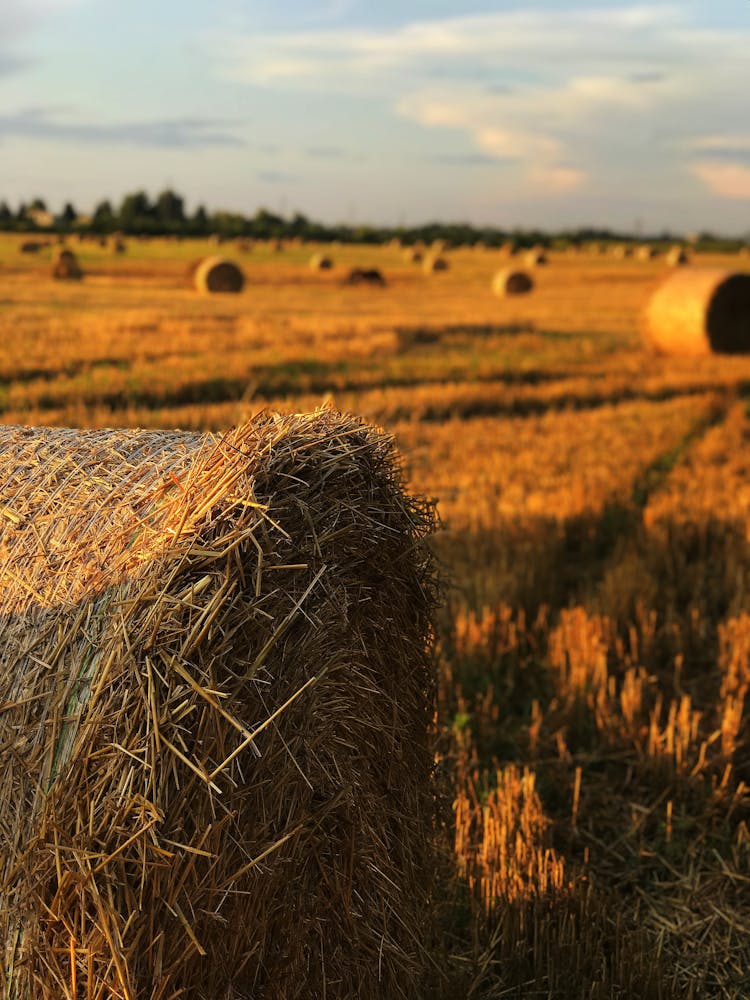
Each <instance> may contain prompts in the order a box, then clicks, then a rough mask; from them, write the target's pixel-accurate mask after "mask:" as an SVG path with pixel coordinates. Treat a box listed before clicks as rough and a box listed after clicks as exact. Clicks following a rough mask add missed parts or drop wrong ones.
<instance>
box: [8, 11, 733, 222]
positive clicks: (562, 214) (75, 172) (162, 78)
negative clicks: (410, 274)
mask: <svg viewBox="0 0 750 1000" xmlns="http://www.w3.org/2000/svg"><path fill="white" fill-rule="evenodd" d="M165 187H171V188H173V189H175V190H177V191H179V192H180V193H181V194H183V195H184V196H185V197H186V199H187V202H188V207H191V208H194V207H195V206H196V205H197V204H198V203H204V204H206V205H207V206H208V207H209V208H210V209H216V208H226V209H230V210H236V211H240V212H243V213H245V214H254V212H255V211H256V210H257V209H258V208H259V207H261V206H262V207H265V208H268V209H270V210H272V211H279V212H282V213H283V214H285V215H289V214H291V213H292V212H294V211H301V212H303V213H304V214H306V215H308V216H310V217H312V218H315V219H321V220H324V221H328V222H349V223H354V224H357V223H368V222H372V223H376V224H383V225H399V224H401V225H411V224H418V223H420V222H425V221H429V220H436V219H437V220H442V221H468V222H473V223H476V224H479V225H482V224H486V225H496V226H502V227H513V226H527V227H529V226H541V227H543V228H547V229H555V228H560V227H565V226H584V225H595V226H610V227H618V228H624V229H627V230H631V231H632V230H640V231H642V232H647V233H648V232H654V231H659V230H661V229H670V230H671V231H672V232H674V233H684V232H690V231H694V230H701V229H710V230H712V231H715V232H723V233H727V234H744V233H747V232H749V231H750V0H712V2H707V0H681V2H680V3H659V2H658V0H657V2H650V3H642V2H641V3H627V2H622V0H619V2H598V3H594V2H586V0H580V2H579V3H576V0H572V2H571V0H566V2H561V0H543V2H539V3H536V2H528V0H526V2H521V0H515V2H513V0H508V2H501V0H494V2H488V0H460V2H459V0H367V2H365V0H321V2H318V3H314V2H312V0H211V3H206V0H0V199H2V198H5V199H7V200H8V201H9V202H10V203H11V205H17V204H18V202H19V201H21V200H24V201H29V200H30V199H31V198H33V197H35V196H41V197H43V198H45V199H46V200H47V202H48V204H49V205H50V207H51V208H53V209H55V210H59V208H60V207H61V206H62V204H63V203H64V202H65V201H68V200H70V201H72V202H73V203H74V205H75V206H76V207H77V208H78V209H79V210H81V211H86V210H90V209H91V208H92V207H93V206H94V205H95V204H96V203H97V202H98V201H100V200H101V199H103V198H110V199H112V200H113V201H115V203H117V202H118V201H119V199H120V198H121V197H122V196H123V194H125V193H127V192H130V191H134V190H138V189H141V188H143V189H145V190H147V191H149V192H150V193H151V194H152V195H156V194H157V193H158V192H159V191H161V190H163V189H164V188H165Z"/></svg>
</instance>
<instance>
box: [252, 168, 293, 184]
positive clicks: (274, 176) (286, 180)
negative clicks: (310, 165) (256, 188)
mask: <svg viewBox="0 0 750 1000" xmlns="http://www.w3.org/2000/svg"><path fill="white" fill-rule="evenodd" d="M257 177H258V180H259V181H263V183H264V184H296V183H297V181H298V180H299V177H295V175H294V174H287V173H284V171H283V170H261V171H259V173H258V174H257Z"/></svg>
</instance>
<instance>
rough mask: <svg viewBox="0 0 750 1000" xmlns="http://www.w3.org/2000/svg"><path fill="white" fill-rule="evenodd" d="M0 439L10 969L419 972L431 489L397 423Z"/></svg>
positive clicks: (193, 981) (308, 982)
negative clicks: (403, 467)
mask: <svg viewBox="0 0 750 1000" xmlns="http://www.w3.org/2000/svg"><path fill="white" fill-rule="evenodd" d="M0 464H1V465H2V474H1V475H0V482H2V484H3V487H2V494H1V495H0V548H2V552H3V559H2V562H1V563H0V635H1V636H2V639H1V640H0V642H1V643H2V662H3V670H2V671H1V672H0V704H2V706H3V711H2V713H0V748H1V749H0V763H1V764H2V768H1V769H0V801H1V803H2V831H3V841H2V843H3V850H2V852H0V948H2V950H3V955H4V962H3V966H2V975H1V976H0V979H1V980H2V981H3V992H4V993H8V995H10V996H13V997H18V998H21V997H23V998H28V1000H36V998H42V997H47V998H50V1000H52V998H60V997H63V996H72V995H73V994H75V995H76V996H79V997H83V996H87V997H121V998H125V997H130V998H138V1000H140V998H143V1000H146V998H152V1000H157V998H158V1000H167V998H168V997H177V996H183V997H191V998H196V1000H197V998H209V997H211V998H213V997H216V998H218V997H229V996H232V997H240V996H242V997H250V996H252V997H257V998H263V1000H282V998H283V1000H311V998H315V1000H321V998H322V997H324V996H329V997H341V998H343V997H358V998H362V1000H375V998H382V997H389V998H391V997H392V998H412V997H414V996H419V995H422V992H421V990H420V988H419V980H420V975H421V969H422V968H423V965H422V959H423V955H422V954H421V952H422V946H423V942H424V939H425V933H426V929H425V928H426V923H427V920H426V915H427V911H428V899H427V895H428V893H427V891H426V886H427V884H428V881H429V878H430V875H429V868H430V866H431V865H432V859H431V848H430V843H431V813H432V805H431V797H432V793H431V792H432V790H431V788H430V774H431V770H432V750H431V746H430V742H429V738H428V730H429V726H430V717H431V714H432V711H433V708H432V704H431V701H432V697H431V692H432V690H433V678H432V671H431V667H430V660H429V657H428V655H427V653H426V648H427V647H426V643H427V639H428V636H429V634H430V632H431V624H430V622H431V605H432V595H433V593H434V585H433V579H432V564H431V559H430V556H429V554H428V551H427V548H426V542H425V535H426V533H427V532H428V530H429V529H430V528H431V525H432V514H431V510H430V508H429V507H428V506H427V505H426V504H424V503H423V502H421V501H419V500H417V499H414V498H409V497H407V496H406V495H405V493H404V492H403V489H402V485H401V478H400V473H399V471H398V466H397V464H396V462H395V460H394V453H393V447H392V443H391V441H390V439H388V438H386V437H385V436H384V435H383V434H381V433H380V432H376V431H375V430H374V429H372V428H370V427H368V426H366V425H364V424H362V423H361V422H360V421H358V420H356V419H354V418H349V417H343V416H340V415H339V414H336V413H334V412H332V411H330V410H327V411H322V412H319V413H317V414H313V415H310V416H304V415H296V416H290V417H273V416H268V415H264V416H263V417H261V418H259V419H257V420H256V421H255V422H253V423H252V424H251V425H248V426H246V427H244V428H240V429H239V430H235V431H232V432H229V433H228V434H226V435H222V436H221V437H214V436H212V435H200V434H190V433H180V432H141V431H76V430H58V429H50V428H39V429H30V428H13V427H3V428H0ZM71 963H72V966H73V968H72V969H71ZM72 980H74V981H77V992H76V991H75V990H73V991H72V992H70V993H69V990H70V984H71V981H72Z"/></svg>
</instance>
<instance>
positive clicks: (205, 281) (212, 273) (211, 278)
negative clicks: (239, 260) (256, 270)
mask: <svg viewBox="0 0 750 1000" xmlns="http://www.w3.org/2000/svg"><path fill="white" fill-rule="evenodd" d="M193 280H194V282H195V287H196V289H197V290H198V291H199V292H202V293H203V294H204V295H213V294H215V293H218V292H234V293H237V292H241V291H242V289H243V288H244V286H245V276H244V274H243V273H242V271H241V270H240V269H239V267H237V265H236V264H235V263H233V262H232V261H231V260H227V259H226V257H205V258H204V259H203V260H201V261H200V263H199V264H198V265H197V267H196V268H195V272H194V276H193Z"/></svg>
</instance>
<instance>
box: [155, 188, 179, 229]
mask: <svg viewBox="0 0 750 1000" xmlns="http://www.w3.org/2000/svg"><path fill="white" fill-rule="evenodd" d="M154 216H155V217H156V222H157V224H158V226H159V227H160V228H163V229H165V230H167V231H170V232H177V231H179V230H181V229H182V227H183V225H184V223H185V201H184V199H183V198H181V197H180V195H178V194H176V193H175V192H174V191H170V190H169V189H167V190H166V191H162V192H161V194H160V195H159V196H158V197H157V199H156V204H155V206H154Z"/></svg>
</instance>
